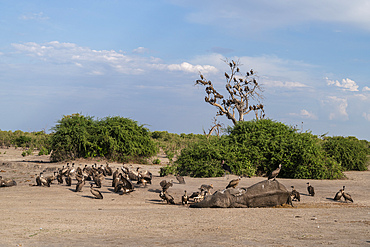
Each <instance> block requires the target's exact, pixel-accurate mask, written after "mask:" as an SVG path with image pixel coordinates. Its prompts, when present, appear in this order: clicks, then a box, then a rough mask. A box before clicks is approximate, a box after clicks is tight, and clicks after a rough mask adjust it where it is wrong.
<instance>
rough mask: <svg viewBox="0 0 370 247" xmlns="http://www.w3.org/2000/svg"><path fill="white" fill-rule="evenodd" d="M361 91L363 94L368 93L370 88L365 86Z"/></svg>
mask: <svg viewBox="0 0 370 247" xmlns="http://www.w3.org/2000/svg"><path fill="white" fill-rule="evenodd" d="M362 91H364V92H367V91H370V87H366V86H365V87H363V88H362Z"/></svg>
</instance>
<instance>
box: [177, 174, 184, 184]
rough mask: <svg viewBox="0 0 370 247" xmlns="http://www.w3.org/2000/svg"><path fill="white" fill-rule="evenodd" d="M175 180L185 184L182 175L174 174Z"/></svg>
mask: <svg viewBox="0 0 370 247" xmlns="http://www.w3.org/2000/svg"><path fill="white" fill-rule="evenodd" d="M176 179H177V181H179V183H180V184H185V178H184V177H183V176H180V174H177V175H176Z"/></svg>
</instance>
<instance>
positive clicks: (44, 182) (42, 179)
mask: <svg viewBox="0 0 370 247" xmlns="http://www.w3.org/2000/svg"><path fill="white" fill-rule="evenodd" d="M40 181H41V185H43V186H45V185H46V186H47V187H50V183H49V181H48V180H47V179H46V178H45V177H44V176H43V175H42V173H40Z"/></svg>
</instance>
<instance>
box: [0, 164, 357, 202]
mask: <svg viewBox="0 0 370 247" xmlns="http://www.w3.org/2000/svg"><path fill="white" fill-rule="evenodd" d="M221 165H222V167H223V169H224V170H225V172H226V171H228V172H229V173H231V169H230V167H228V165H226V164H225V163H224V162H222V163H221ZM280 170H281V164H280V165H279V167H278V168H277V169H276V170H274V171H272V172H271V173H270V174H269V176H268V180H270V179H274V180H275V179H276V177H277V176H278V175H279V173H280ZM35 176H36V184H33V185H30V186H46V187H50V184H52V183H53V182H54V181H55V180H56V181H57V182H58V184H63V183H65V184H66V185H67V186H72V179H73V178H75V180H76V181H77V182H76V185H75V186H76V189H75V191H76V192H80V191H82V188H83V187H84V186H85V182H86V181H89V182H90V192H91V194H92V195H93V196H94V197H95V198H97V199H103V195H102V193H101V192H100V191H99V190H98V188H101V187H102V182H103V181H104V180H105V178H106V177H107V176H112V187H113V191H114V192H115V193H120V194H128V193H130V192H132V191H134V190H135V185H134V182H133V181H136V184H137V186H140V185H142V186H143V187H146V186H147V184H151V183H152V177H153V175H152V173H150V172H149V171H147V170H140V168H139V167H138V168H137V169H136V170H134V169H130V168H128V167H127V166H125V165H123V166H122V167H120V168H117V169H116V170H114V171H113V169H112V168H111V167H110V166H109V164H108V163H106V165H105V166H104V165H100V166H98V165H97V164H94V165H92V166H88V165H85V166H84V167H83V168H81V166H79V167H77V168H76V167H75V166H74V163H72V165H69V163H67V165H66V166H63V168H62V169H59V170H58V171H57V172H54V174H53V175H49V176H46V177H44V175H43V172H40V174H35ZM176 179H177V180H178V182H179V183H180V184H185V179H184V178H183V177H182V176H180V175H177V176H176ZM240 180H241V177H238V178H237V179H233V180H231V181H230V182H229V183H228V185H227V186H226V189H228V188H236V186H238V184H239V182H240ZM94 184H95V187H96V188H94ZM15 185H17V183H16V182H15V181H14V180H12V179H3V178H2V177H1V176H0V187H10V186H15ZM159 185H160V186H161V188H162V190H161V191H160V193H159V197H160V198H161V199H162V201H163V202H164V201H166V202H167V203H168V204H175V200H174V198H173V196H171V195H170V194H169V192H168V189H169V188H170V187H172V186H173V180H171V181H169V182H167V181H166V180H162V181H161V182H160V184H159ZM291 187H292V191H291V198H292V200H294V201H300V200H301V196H300V193H299V192H298V191H297V190H296V189H295V188H294V186H291ZM211 189H213V185H212V184H210V185H207V184H202V185H201V186H200V187H199V191H196V192H193V193H192V194H191V195H190V196H188V194H187V191H186V190H185V191H184V195H183V196H182V197H181V203H182V205H187V204H188V203H189V201H191V200H192V201H193V202H199V201H201V200H203V199H204V197H206V196H207V195H210V194H211V192H210V190H211ZM344 189H345V186H343V188H342V189H340V190H339V191H338V192H337V193H336V194H335V196H334V200H335V201H340V200H341V199H342V197H343V198H344V200H345V202H348V201H350V202H353V199H352V197H351V195H350V194H348V193H347V192H345V191H344ZM307 191H308V194H309V195H310V196H315V190H314V187H312V186H311V185H310V183H307Z"/></svg>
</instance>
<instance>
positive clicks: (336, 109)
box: [323, 96, 348, 120]
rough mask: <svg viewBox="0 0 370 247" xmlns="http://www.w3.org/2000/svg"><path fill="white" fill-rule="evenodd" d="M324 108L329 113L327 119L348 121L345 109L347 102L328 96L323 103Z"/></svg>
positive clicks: (343, 99)
mask: <svg viewBox="0 0 370 247" xmlns="http://www.w3.org/2000/svg"><path fill="white" fill-rule="evenodd" d="M323 103H324V105H325V106H324V107H325V108H326V109H327V110H328V111H329V119H330V120H334V119H340V120H348V113H347V107H348V102H347V99H345V98H339V97H337V96H329V97H328V98H327V99H326V100H324V101H323Z"/></svg>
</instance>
